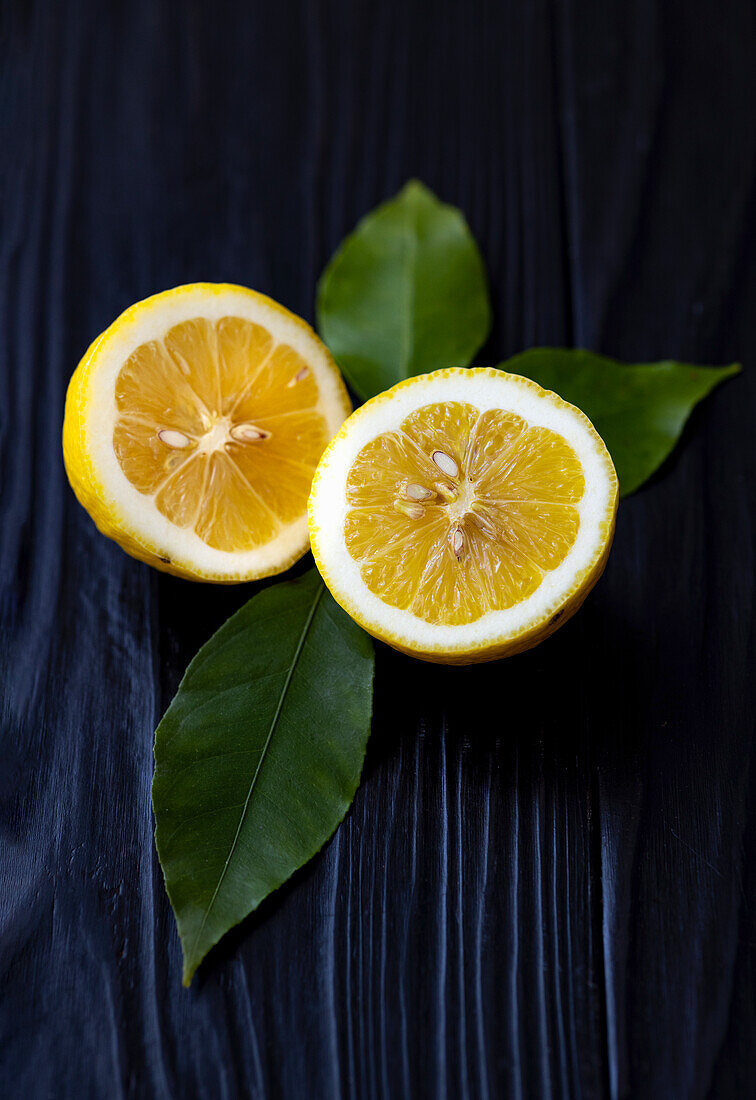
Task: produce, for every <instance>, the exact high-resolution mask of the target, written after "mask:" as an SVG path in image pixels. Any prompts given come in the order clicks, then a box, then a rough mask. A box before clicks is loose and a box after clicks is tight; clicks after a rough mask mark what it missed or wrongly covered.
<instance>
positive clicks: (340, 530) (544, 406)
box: [309, 369, 616, 653]
mask: <svg viewBox="0 0 756 1100" xmlns="http://www.w3.org/2000/svg"><path fill="white" fill-rule="evenodd" d="M445 401H449V402H452V401H458V402H464V403H466V404H469V405H473V406H474V407H475V408H477V409H478V411H479V412H481V413H482V412H486V411H487V410H489V409H505V410H509V411H511V412H514V413H516V414H517V415H518V416H521V417H522V418H523V419H524V420H526V421H527V423H528V424H529V425H530V426H533V427H545V428H551V429H552V430H553V431H556V432H558V433H559V434H560V435H562V436H563V437H564V439H565V440H566V441H567V442H568V443H569V444H570V446H571V447H572V448H573V450H574V451H575V453H576V454H577V456H578V458H579V460H580V462H581V465H582V467H583V471H584V475H585V486H586V487H585V492H584V494H583V497H582V499H581V501H580V502H579V504H578V505H577V506H576V507H577V510H578V512H579V515H580V527H579V529H578V534H577V538H576V539H575V542H574V544H573V546H572V548H571V550H570V551H569V553H568V554H567V556H566V557H565V558H564V560H563V561H562V562H561V564H560V565H559V566H558V567H557V568H556V569H554V570H552V571H551V572H547V573H545V574H544V579H543V581H542V582H541V584H540V586H539V587H538V589H537V590H536V591H535V592H534V593H533V594H532V595H531V596H530V597H528V598H527V599H526V600H523V601H522V602H521V603H519V604H515V605H514V606H513V607H510V608H507V609H505V610H503V611H492V612H489V613H488V614H486V615H483V616H481V617H480V618H479V619H477V620H475V621H474V622H471V623H466V624H464V625H438V624H433V623H428V622H425V621H424V620H423V619H421V618H419V617H418V616H416V615H414V614H413V613H412V612H410V611H403V610H401V609H400V608H397V607H392V606H391V605H390V604H387V603H384V601H383V600H381V599H380V598H379V597H378V596H376V595H374V593H372V592H371V591H370V589H369V588H368V587H367V586H366V585H365V583H364V581H363V580H362V576H361V574H360V565H359V563H358V562H357V561H355V560H354V558H352V556H351V554H350V553H349V550H348V549H347V546H346V542H345V538H344V525H345V520H346V515H347V512H348V511H349V506H348V504H347V493H346V485H347V477H348V475H349V471H350V469H351V467H352V465H353V463H354V461H355V459H356V457H357V455H358V454H359V452H360V450H361V449H362V448H363V447H364V446H365V444H366V443H368V442H369V441H370V440H372V439H374V438H375V437H376V436H378V435H381V434H383V433H384V432H391V431H396V430H397V429H398V428H399V426H400V425H401V423H402V421H403V420H404V419H405V417H407V416H408V415H409V414H410V413H411V412H413V411H414V410H415V409H417V408H420V407H421V406H423V405H428V404H435V403H438V402H445ZM615 498H616V477H615V475H614V472H613V468H612V465H611V461H610V459H609V457H608V454H607V452H606V448H605V447H604V445H603V443H602V442H601V440H600V439H599V438H598V437H597V436H596V434H595V432H594V431H593V429H592V427H591V425H590V422H589V421H588V419H587V418H586V417H585V416H584V415H583V414H582V413H580V412H579V411H578V410H577V409H575V408H574V407H573V406H571V405H568V404H567V403H566V402H564V401H562V400H561V398H559V397H557V396H556V395H555V394H553V393H550V392H548V391H545V390H542V389H541V388H540V387H538V386H536V385H535V384H534V383H532V382H530V381H528V380H527V379H522V378H519V377H517V376H515V375H507V374H504V373H503V372H501V371H494V370H462V369H460V370H448V371H442V372H437V373H436V374H435V375H425V376H421V377H419V378H415V379H412V380H411V382H409V383H404V384H401V385H399V386H397V387H395V389H394V390H391V391H389V392H388V393H387V394H382V395H380V396H379V397H377V398H374V399H373V400H372V401H369V402H368V403H367V404H366V405H363V406H362V408H360V409H358V410H357V411H356V412H355V413H353V414H352V416H351V417H350V418H349V420H348V422H347V423H346V424H345V425H344V427H343V428H342V430H341V431H340V432H339V434H338V435H337V436H336V438H335V439H334V440H333V441H332V442H331V444H330V446H329V447H328V449H327V450H326V452H325V454H324V455H323V458H322V459H321V462H320V465H319V467H318V470H317V473H316V475H315V479H314V481H313V486H312V492H311V495H310V505H309V511H310V517H311V524H310V526H311V537H312V547H313V553H314V554H315V559H316V561H317V563H318V565H319V567H320V569H321V572H322V573H323V575H324V577H325V579H326V581H327V583H328V586H329V588H330V589H331V591H332V592H333V594H334V596H335V597H336V599H337V600H338V601H339V602H340V603H341V604H342V605H343V606H344V607H346V608H347V610H350V611H352V612H353V613H354V612H358V613H359V617H360V620H361V621H362V623H363V625H365V626H366V627H367V628H368V629H369V630H371V631H374V632H375V633H376V634H378V635H379V636H384V637H389V638H393V639H395V640H397V641H401V642H402V644H404V645H406V646H407V647H408V648H411V649H416V650H418V651H425V652H428V653H434V652H437V653H454V652H460V653H464V652H469V651H472V650H475V649H480V648H484V647H485V646H486V645H488V644H492V643H493V642H499V641H504V640H506V639H508V638H514V637H517V636H519V635H521V634H524V633H526V632H527V631H528V630H529V629H530V628H532V627H533V626H535V625H536V624H539V623H541V622H543V621H544V620H546V619H548V618H549V616H551V615H552V614H554V613H555V612H556V611H557V610H559V609H560V607H562V606H563V605H564V603H565V602H566V601H567V599H568V598H569V596H570V595H571V594H572V593H573V592H574V591H575V589H576V587H578V586H579V583H580V580H581V578H582V577H583V576H584V575H585V574H586V573H587V572H588V571H589V570H590V569H591V567H592V566H593V565H594V564H595V563H596V562H597V560H598V559H599V558H600V556H601V554H602V552H603V549H604V546H605V544H606V538H607V528H608V524H609V523H610V522H611V519H612V509H613V502H614V500H615Z"/></svg>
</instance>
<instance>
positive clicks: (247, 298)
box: [82, 284, 346, 579]
mask: <svg viewBox="0 0 756 1100" xmlns="http://www.w3.org/2000/svg"><path fill="white" fill-rule="evenodd" d="M228 316H233V317H240V318H242V319H243V320H247V321H252V322H255V323H257V324H260V325H263V326H264V327H265V328H267V329H268V330H269V331H270V332H271V334H272V335H273V337H274V339H275V341H276V343H277V344H288V345H289V346H290V347H292V348H293V349H294V350H295V351H296V352H298V354H299V355H301V356H302V358H303V359H304V360H305V361H306V362H307V364H308V366H309V367H310V369H311V370H312V372H313V376H314V379H315V382H316V384H317V387H318V392H319V399H318V403H317V405H316V406H315V408H316V409H317V411H318V412H320V413H321V415H322V416H323V417H324V419H325V421H326V424H327V427H328V435H329V438H330V437H331V436H332V435H333V434H334V433H335V432H336V431H337V430H338V428H339V426H340V425H341V424H342V423H343V421H344V418H345V416H346V409H345V405H344V401H345V398H344V391H343V390H342V389H341V385H340V380H339V377H338V374H337V372H336V370H335V368H334V366H333V364H332V362H331V361H330V359H329V358H328V356H327V354H326V353H325V351H324V349H323V347H322V345H321V344H320V342H319V341H318V339H317V338H316V337H315V335H314V333H313V332H312V331H311V330H310V329H309V328H308V326H307V325H305V324H304V322H301V321H299V320H297V319H295V318H294V317H293V316H289V315H287V314H286V313H284V312H282V311H281V310H279V309H277V308H276V307H275V306H274V305H272V304H270V305H269V304H268V303H267V302H266V300H265V299H263V298H261V297H259V296H257V295H254V294H252V293H251V292H247V291H245V290H243V289H241V288H236V287H232V286H226V285H221V284H216V285H212V284H204V285H202V286H200V287H196V286H191V287H179V288H177V289H176V290H174V291H172V292H170V293H169V294H167V295H165V296H162V295H159V296H156V297H155V299H152V300H150V299H148V300H147V301H145V302H141V303H139V304H138V305H137V306H135V307H132V308H131V309H130V310H127V312H126V313H125V314H123V315H122V316H121V317H120V318H119V319H118V320H117V321H116V322H115V323H114V324H113V325H112V326H111V328H110V329H108V330H107V331H106V332H105V333H104V334H103V335H102V336H101V337H100V338H99V340H98V341H97V342H96V344H95V345H94V346H93V348H92V349H91V352H90V363H89V364H87V371H88V377H87V383H86V386H87V389H86V403H85V409H84V413H83V425H82V434H83V439H82V444H83V447H84V449H85V451H86V453H87V454H88V455H89V457H90V459H91V462H92V465H93V467H94V470H95V473H96V476H97V479H98V481H99V482H100V486H101V490H102V494H103V496H104V497H105V499H106V501H107V503H108V505H109V510H110V511H111V512H112V514H113V515H114V516H115V517H117V521H118V524H119V526H120V527H121V528H123V529H124V530H126V531H128V533H129V534H130V536H131V537H132V538H134V539H135V540H136V541H137V542H138V543H139V544H140V545H141V546H143V548H144V549H145V550H147V551H148V552H152V553H154V554H156V555H158V556H160V557H162V558H168V559H170V561H171V563H172V564H174V565H176V566H178V567H183V568H186V569H188V570H190V571H191V572H195V573H201V574H204V575H207V576H212V577H214V578H219V579H222V578H224V577H227V578H234V577H238V576H245V575H249V574H251V573H256V574H258V575H260V574H264V573H266V572H268V571H274V570H276V569H277V568H278V567H280V565H281V563H282V562H286V561H287V560H288V559H290V558H292V557H293V556H295V555H296V554H297V553H298V552H300V551H302V550H303V549H304V548H306V546H307V542H308V531H307V516H306V514H304V515H302V516H301V517H299V518H298V519H296V520H295V521H294V522H292V523H288V524H286V525H283V526H282V527H281V530H280V531H279V533H278V534H277V535H276V537H275V538H274V539H273V540H272V541H270V542H268V543H266V544H265V545H263V546H261V547H257V548H255V549H252V550H246V551H241V552H230V551H225V550H218V549H216V548H214V547H212V546H208V544H207V543H206V542H204V541H203V540H202V539H201V538H200V537H199V536H198V535H197V534H196V533H195V532H194V531H193V530H191V528H181V527H177V526H176V525H175V524H173V523H172V522H171V521H170V520H169V519H167V518H166V517H165V516H163V515H162V514H161V513H160V512H159V511H158V509H157V507H156V506H155V504H154V500H153V498H152V497H151V496H148V495H146V494H144V493H141V492H139V490H138V489H136V488H135V486H134V485H132V484H131V482H130V481H129V480H128V478H127V477H126V476H125V474H124V472H123V470H122V468H121V466H120V463H119V462H118V459H117V457H116V454H115V451H114V449H113V430H114V428H115V424H116V420H117V418H118V410H117V408H116V403H115V384H116V378H117V376H118V372H119V371H120V369H121V367H122V366H123V364H124V363H125V362H126V360H127V359H128V358H129V356H130V355H131V354H132V353H133V352H134V351H135V350H136V349H137V348H138V347H139V346H140V344H143V343H145V342H146V341H149V340H154V339H159V338H161V337H162V336H163V335H164V334H165V333H166V332H167V330H168V329H170V328H172V327H173V326H174V325H177V324H180V323H181V322H182V321H187V320H190V319H192V318H194V317H203V318H205V319H207V320H208V321H210V322H215V321H218V320H220V318H221V317H228ZM93 358H94V359H95V360H96V361H95V363H94V369H92V366H91V363H92V359H93ZM216 428H217V431H216V434H218V439H215V437H213V439H212V440H210V438H209V436H208V437H206V439H205V441H204V443H205V448H206V447H207V446H209V445H210V444H211V443H212V445H213V446H217V445H218V441H219V440H220V442H222V441H223V440H222V439H220V437H221V436H222V437H223V439H225V436H226V425H225V424H220V423H219V424H218V425H217V426H216ZM294 457H295V456H294Z"/></svg>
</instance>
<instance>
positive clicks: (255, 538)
mask: <svg viewBox="0 0 756 1100" xmlns="http://www.w3.org/2000/svg"><path fill="white" fill-rule="evenodd" d="M349 408H350V406H349V402H348V397H347V395H346V391H345V390H344V387H343V384H342V383H341V380H340V377H339V375H338V371H337V369H336V367H335V365H334V364H333V361H332V360H331V358H330V356H329V355H328V353H327V351H326V350H325V348H324V347H323V345H322V344H321V343H320V341H318V340H317V337H315V335H314V333H313V332H312V331H311V330H310V329H309V327H308V326H306V325H305V323H304V322H303V321H301V320H300V319H299V318H296V317H295V316H294V315H293V314H290V313H289V312H288V311H287V310H284V309H283V308H282V307H280V306H278V305H277V304H276V303H273V302H271V301H270V300H269V299H266V298H264V297H263V296H262V295H257V294H255V292H253V291H248V290H246V289H244V288H238V287H227V286H223V285H220V286H218V285H215V284H194V285H193V286H190V287H181V288H177V289H176V290H173V291H167V292H166V293H165V294H163V295H156V296H155V297H154V298H152V299H147V301H145V302H142V303H138V305H137V306H134V307H132V309H131V310H129V311H127V313H126V314H124V315H122V317H121V318H119V319H118V320H117V321H116V322H115V323H114V325H112V326H111V328H110V329H108V330H107V332H106V333H105V334H104V335H103V336H102V337H100V339H99V340H98V341H96V342H95V344H94V345H93V346H92V348H91V349H90V351H89V352H88V353H87V355H86V356H85V358H84V360H82V363H81V364H80V366H79V368H78V369H77V372H76V374H75V375H74V378H73V379H72V382H71V386H70V388H69V395H68V399H67V406H66V419H65V424H64V455H65V460H66V468H67V470H68V473H69V478H70V480H71V483H72V485H73V487H74V490H75V491H76V493H77V495H78V496H79V499H80V500H81V501H82V503H83V504H84V505H85V507H86V508H87V509H88V511H90V513H91V514H92V516H93V518H94V519H95V522H96V523H97V524H98V526H99V527H100V529H101V530H103V531H104V532H105V533H106V534H108V535H111V536H112V537H113V538H115V539H116V540H117V541H118V542H119V543H120V544H121V545H122V546H123V547H124V549H126V550H127V551H128V552H129V553H132V554H134V555H135V556H137V557H141V558H143V559H144V560H146V561H149V562H150V563H151V564H153V565H156V566H157V567H158V568H165V569H168V570H169V571H170V572H175V573H178V574H180V575H182V576H187V577H197V578H201V579H208V580H220V581H227V580H247V579H252V578H253V577H258V576H264V575H267V574H270V573H274V572H279V571H280V570H282V569H285V568H287V567H288V566H289V565H290V564H291V563H292V562H293V561H294V560H296V558H297V557H299V556H301V554H302V553H304V552H305V551H306V549H307V541H308V540H307V530H306V507H307V498H308V495H309V491H310V484H311V481H312V477H313V474H314V471H315V468H316V465H317V462H318V459H319V458H320V456H321V454H322V452H323V450H324V448H325V446H326V444H327V443H328V441H329V439H330V438H331V437H332V436H333V434H334V431H335V430H336V428H337V427H338V426H339V424H340V423H341V422H342V421H343V419H344V417H345V415H346V414H347V413H348V411H349Z"/></svg>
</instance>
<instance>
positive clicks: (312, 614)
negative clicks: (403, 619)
mask: <svg viewBox="0 0 756 1100" xmlns="http://www.w3.org/2000/svg"><path fill="white" fill-rule="evenodd" d="M324 590H325V589H324V585H323V582H322V581H320V583H319V585H318V590H317V592H316V593H315V597H314V599H313V601H312V606H311V608H310V611H309V614H308V616H307V621H306V622H305V624H304V627H303V628H302V633H301V634H300V636H299V641H298V642H297V648H296V650H295V652H294V656H293V658H292V660H291V664H290V665H289V671H288V673H287V675H286V681H285V683H284V686H283V689H282V691H281V695H280V697H279V700H278V706H277V707H276V712H275V714H274V715H273V719H272V721H271V723H270V727H269V729H268V734H267V737H266V738H265V744H264V745H263V749H262V752H261V753H260V759H259V760H258V762H257V767H256V768H255V774H254V775H253V776H252V781H251V782H250V785H249V791H248V792H247V797H246V799H245V801H244V804H243V809H242V812H241V815H240V817H239V824H238V826H237V829H236V833H235V834H234V839H233V840H232V842H231V847H230V848H229V851H228V855H227V856H226V861H225V863H224V864H223V870H222V871H221V873H220V875H219V876H218V882H217V884H216V887H215V890H214V891H213V896H212V897H211V898H210V902H209V904H208V906H207V908H206V909H205V912H204V914H203V917H202V923H201V924H200V926H199V929H198V931H197V934H196V935H195V937H194V942H193V944H192V947H191V950H190V951H189V952H188V953H187V961H188V960H189V959H190V958H193V956H194V954H195V952H196V950H197V945H198V944H199V942H200V940H201V937H202V933H203V932H204V930H205V925H206V924H207V919H208V917H209V916H210V913H211V911H212V908H213V906H214V905H215V901H216V898H217V897H218V894H219V892H220V888H221V886H222V885H223V881H224V879H225V877H226V872H227V871H228V868H229V866H230V864H231V860H232V859H233V856H234V852H235V851H236V846H237V844H238V843H239V837H240V836H241V831H242V829H243V827H244V822H245V819H246V817H247V811H248V810H249V803H250V800H251V798H252V792H253V790H254V789H255V783H256V782H257V777H258V776H259V774H260V769H261V768H262V765H263V761H264V759H265V756H266V754H267V752H268V748H269V746H270V742H271V738H272V737H273V733H274V731H275V728H276V726H277V725H278V719H279V718H280V716H281V711H282V709H283V705H284V702H285V700H286V695H287V693H288V691H289V687H290V685H291V680H292V677H293V675H294V669H295V668H296V667H297V661H298V660H299V655H300V654H301V652H302V648H303V646H304V643H305V639H306V637H307V634H308V632H309V630H310V625H311V623H312V620H313V618H314V617H315V612H316V610H317V607H318V604H319V603H320V600H321V597H322V595H323V592H324Z"/></svg>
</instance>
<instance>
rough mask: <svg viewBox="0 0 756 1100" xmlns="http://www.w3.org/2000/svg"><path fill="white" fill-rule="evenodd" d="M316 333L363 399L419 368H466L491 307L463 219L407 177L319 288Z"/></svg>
mask: <svg viewBox="0 0 756 1100" xmlns="http://www.w3.org/2000/svg"><path fill="white" fill-rule="evenodd" d="M317 313H318V327H319V329H320V334H321V336H322V337H323V339H324V340H325V342H326V344H327V345H328V346H329V348H330V349H331V351H332V353H333V355H334V357H335V358H336V361H337V362H338V364H339V366H340V367H341V369H342V370H343V372H344V374H345V375H346V377H347V379H348V380H349V382H350V383H351V385H352V387H353V389H354V390H356V392H357V393H358V394H359V395H360V397H362V398H368V397H373V396H374V395H375V394H377V393H381V392H382V391H383V390H385V389H388V388H389V387H390V386H393V385H394V383H395V382H400V381H401V380H402V379H403V378H409V377H410V375H413V374H422V373H423V371H430V370H438V369H440V368H441V367H459V366H467V365H468V364H469V363H470V362H471V361H472V358H473V356H474V355H475V353H476V352H477V351H478V349H479V348H480V347H481V345H482V344H483V343H484V341H485V339H486V336H487V335H488V330H489V328H490V324H491V309H490V306H489V301H488V289H487V286H486V276H485V270H484V267H483V261H482V259H481V256H480V252H479V251H478V247H477V245H476V244H475V240H474V238H473V236H472V234H471V232H470V229H469V227H468V225H467V222H466V221H465V219H464V217H463V216H462V214H461V213H460V211H459V210H457V209H456V208H455V207H453V206H446V205H445V204H444V203H442V202H439V200H438V199H437V198H436V196H435V195H434V194H433V193H432V192H431V191H429V190H428V188H427V187H424V186H423V184H421V183H419V182H418V181H417V180H411V181H410V182H409V183H408V184H407V185H406V186H405V187H404V188H403V190H402V191H400V192H399V194H398V195H397V196H396V198H395V199H392V200H391V201H390V202H386V203H383V205H382V206H379V207H378V208H377V209H376V210H374V211H373V212H372V213H371V214H368V215H367V217H365V218H363V219H362V221H361V222H360V223H359V225H358V226H357V228H356V229H355V230H354V232H353V233H352V234H351V235H350V236H349V237H347V238H346V240H345V241H344V242H343V244H342V245H341V247H340V248H339V250H338V252H337V253H336V255H335V256H334V257H333V259H332V260H331V262H330V263H329V265H328V267H327V268H326V270H325V272H324V273H323V276H322V278H321V280H320V284H319V286H318V302H317Z"/></svg>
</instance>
